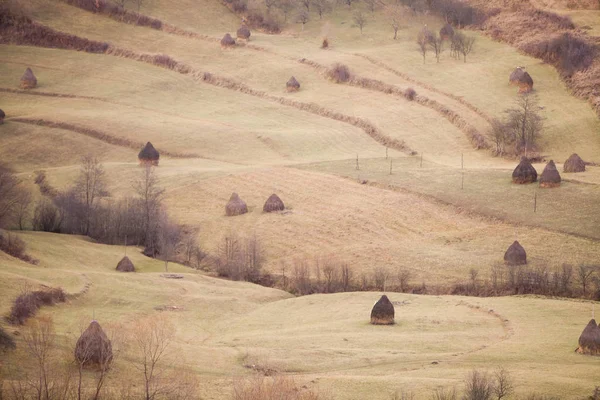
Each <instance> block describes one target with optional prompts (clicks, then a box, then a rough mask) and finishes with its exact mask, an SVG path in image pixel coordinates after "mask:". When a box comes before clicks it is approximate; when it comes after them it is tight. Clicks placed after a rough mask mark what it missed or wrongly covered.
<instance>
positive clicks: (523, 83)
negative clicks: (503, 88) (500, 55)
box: [508, 67, 533, 93]
mask: <svg viewBox="0 0 600 400" xmlns="http://www.w3.org/2000/svg"><path fill="white" fill-rule="evenodd" d="M508 83H510V84H511V85H515V86H518V87H519V92H520V93H527V92H530V91H531V90H533V79H532V78H531V75H529V73H528V72H527V71H525V69H524V68H523V67H517V68H516V69H515V70H514V71H513V72H512V74H510V77H509V78H508Z"/></svg>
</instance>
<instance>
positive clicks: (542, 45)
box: [523, 32, 595, 77]
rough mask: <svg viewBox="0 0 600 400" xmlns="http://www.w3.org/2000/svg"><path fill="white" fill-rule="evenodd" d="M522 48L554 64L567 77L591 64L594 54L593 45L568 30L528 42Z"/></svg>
mask: <svg viewBox="0 0 600 400" xmlns="http://www.w3.org/2000/svg"><path fill="white" fill-rule="evenodd" d="M523 50H524V51H525V52H527V53H529V54H531V55H532V56H534V57H538V58H541V59H543V60H544V61H546V62H548V63H552V64H554V65H556V66H557V67H558V69H559V71H560V72H561V74H562V75H563V76H567V77H568V76H571V75H573V74H574V73H575V72H577V71H581V70H584V69H586V68H588V67H589V66H591V65H592V62H593V61H594V56H595V49H594V46H593V45H591V44H590V43H588V42H587V41H586V40H584V39H583V38H581V37H577V36H575V35H573V34H571V33H568V32H567V33H563V34H561V35H559V36H554V37H553V38H548V39H544V40H540V41H537V42H531V43H528V44H526V45H525V46H523Z"/></svg>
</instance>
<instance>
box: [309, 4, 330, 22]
mask: <svg viewBox="0 0 600 400" xmlns="http://www.w3.org/2000/svg"><path fill="white" fill-rule="evenodd" d="M311 4H312V5H313V8H314V9H315V11H316V12H317V14H319V19H322V18H323V14H325V13H326V12H329V11H331V1H330V0H312V2H311Z"/></svg>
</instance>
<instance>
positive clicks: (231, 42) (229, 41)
mask: <svg viewBox="0 0 600 400" xmlns="http://www.w3.org/2000/svg"><path fill="white" fill-rule="evenodd" d="M234 46H235V39H233V38H232V37H231V35H230V34H229V33H226V34H225V36H223V39H221V47H222V48H230V47H234Z"/></svg>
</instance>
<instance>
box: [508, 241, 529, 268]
mask: <svg viewBox="0 0 600 400" xmlns="http://www.w3.org/2000/svg"><path fill="white" fill-rule="evenodd" d="M504 262H505V263H506V264H508V265H525V264H527V253H526V252H525V249H524V248H523V246H521V244H520V243H519V242H518V241H516V240H515V242H514V243H513V244H511V245H510V247H509V248H508V250H506V253H504Z"/></svg>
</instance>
